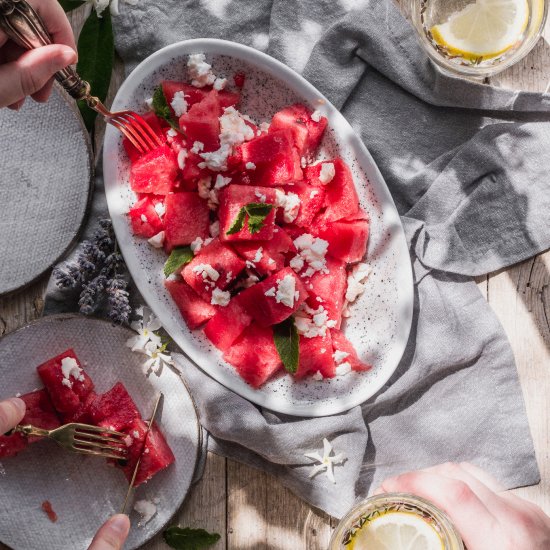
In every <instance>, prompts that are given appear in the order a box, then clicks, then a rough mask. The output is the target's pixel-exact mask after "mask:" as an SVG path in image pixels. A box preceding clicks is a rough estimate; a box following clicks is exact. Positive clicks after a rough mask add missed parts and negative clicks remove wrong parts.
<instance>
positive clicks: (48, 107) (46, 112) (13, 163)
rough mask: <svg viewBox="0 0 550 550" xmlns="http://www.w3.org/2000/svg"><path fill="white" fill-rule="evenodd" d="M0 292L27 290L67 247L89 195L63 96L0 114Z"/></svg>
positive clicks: (82, 154) (86, 162)
mask: <svg viewBox="0 0 550 550" xmlns="http://www.w3.org/2000/svg"><path fill="white" fill-rule="evenodd" d="M0 144H1V147H2V150H1V153H0V235H2V237H1V239H0V295H2V294H7V293H9V292H13V291H14V290H18V289H20V288H22V287H24V286H27V285H29V284H30V283H32V282H33V281H34V280H36V279H37V278H38V277H39V276H40V275H42V274H43V273H44V272H45V271H46V270H47V269H48V268H50V267H51V266H52V265H54V264H55V263H57V261H58V260H59V259H60V258H61V256H63V254H64V253H65V252H66V251H67V249H68V248H69V247H70V246H71V245H72V244H73V243H74V242H75V240H76V237H77V235H78V232H79V230H80V227H81V225H82V222H83V220H84V215H85V214H86V210H87V207H88V203H89V199H90V196H91V182H92V172H93V163H92V150H91V145H90V139H89V136H88V134H87V132H86V130H85V128H84V126H83V124H82V120H81V118H80V115H79V114H78V111H77V109H76V106H75V102H74V101H72V100H69V99H68V98H67V97H66V96H65V95H64V92H61V91H58V89H57V87H54V91H53V93H52V95H51V98H50V100H49V101H48V102H47V103H44V104H39V103H35V102H34V101H32V100H30V99H28V100H27V101H26V102H25V104H24V106H23V108H22V109H21V110H20V111H19V112H15V111H11V110H10V109H0Z"/></svg>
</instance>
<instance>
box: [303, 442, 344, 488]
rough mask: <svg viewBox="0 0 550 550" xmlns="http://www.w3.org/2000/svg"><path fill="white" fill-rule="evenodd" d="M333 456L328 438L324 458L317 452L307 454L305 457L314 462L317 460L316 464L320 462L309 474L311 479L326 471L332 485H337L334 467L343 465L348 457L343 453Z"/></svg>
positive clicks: (324, 448) (324, 445)
mask: <svg viewBox="0 0 550 550" xmlns="http://www.w3.org/2000/svg"><path fill="white" fill-rule="evenodd" d="M332 454H333V450H332V445H331V444H330V443H329V442H328V439H327V438H324V439H323V456H321V455H320V454H319V453H317V452H315V453H305V455H304V456H306V457H307V458H311V459H312V460H315V462H319V464H315V465H314V466H313V468H312V470H311V473H310V474H309V477H310V478H312V477H314V476H316V475H317V474H318V473H319V472H323V471H326V474H327V477H328V478H329V479H330V481H332V483H336V479H335V478H334V470H333V468H334V465H335V464H342V463H343V462H344V461H345V460H346V457H345V456H344V454H343V453H339V454H337V455H334V456H331V455H332Z"/></svg>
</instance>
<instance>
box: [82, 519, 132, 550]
mask: <svg viewBox="0 0 550 550" xmlns="http://www.w3.org/2000/svg"><path fill="white" fill-rule="evenodd" d="M129 531H130V520H129V519H128V516H126V515H124V514H116V515H115V516H113V517H111V518H110V519H109V520H107V521H106V522H105V523H104V524H103V525H102V526H101V528H100V529H99V531H98V532H97V533H96V536H95V537H94V540H92V544H90V547H89V548H88V550H120V549H121V548H122V545H123V544H124V542H125V541H126V537H127V536H128V532H129Z"/></svg>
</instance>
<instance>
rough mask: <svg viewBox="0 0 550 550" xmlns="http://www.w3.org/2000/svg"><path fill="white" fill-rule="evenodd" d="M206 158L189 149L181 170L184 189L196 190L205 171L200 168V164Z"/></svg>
mask: <svg viewBox="0 0 550 550" xmlns="http://www.w3.org/2000/svg"><path fill="white" fill-rule="evenodd" d="M203 161H204V159H203V158H202V157H200V156H199V155H197V154H195V153H192V152H191V151H189V150H188V151H187V158H186V159H185V164H184V165H183V170H182V171H181V180H182V185H181V188H182V190H183V191H196V190H197V187H198V181H199V178H200V177H201V176H202V174H203V171H202V170H201V169H200V168H199V164H200V163H201V162H203Z"/></svg>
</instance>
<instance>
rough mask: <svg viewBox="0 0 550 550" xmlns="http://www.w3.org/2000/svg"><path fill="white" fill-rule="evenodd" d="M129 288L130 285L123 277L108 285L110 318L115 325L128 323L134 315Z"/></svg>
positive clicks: (111, 281) (113, 280)
mask: <svg viewBox="0 0 550 550" xmlns="http://www.w3.org/2000/svg"><path fill="white" fill-rule="evenodd" d="M127 286H128V283H127V282H126V281H125V280H124V279H122V278H121V277H117V278H115V279H111V280H110V281H109V283H108V285H107V303H108V305H109V318H110V319H111V320H112V321H113V322H115V323H119V324H122V323H128V321H129V319H130V314H131V313H132V308H131V307H130V302H129V297H130V295H129V294H128V292H127V291H126V288H127Z"/></svg>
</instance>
